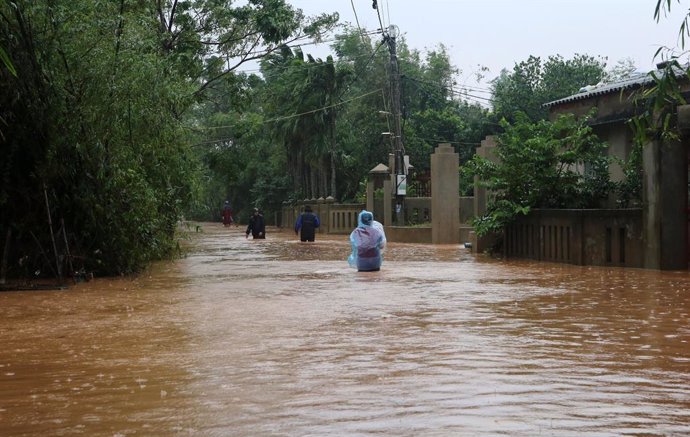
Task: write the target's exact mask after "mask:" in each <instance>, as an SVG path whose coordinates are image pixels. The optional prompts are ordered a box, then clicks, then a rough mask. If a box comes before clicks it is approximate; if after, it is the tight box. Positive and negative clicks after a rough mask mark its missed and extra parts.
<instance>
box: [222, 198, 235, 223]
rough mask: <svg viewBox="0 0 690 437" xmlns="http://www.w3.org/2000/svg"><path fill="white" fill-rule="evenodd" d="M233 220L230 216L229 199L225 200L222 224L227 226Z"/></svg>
mask: <svg viewBox="0 0 690 437" xmlns="http://www.w3.org/2000/svg"><path fill="white" fill-rule="evenodd" d="M234 222H235V220H234V219H233V218H232V206H230V201H229V200H226V201H225V205H223V225H224V226H225V227H226V228H227V227H228V226H230V225H231V224H233V223H234Z"/></svg>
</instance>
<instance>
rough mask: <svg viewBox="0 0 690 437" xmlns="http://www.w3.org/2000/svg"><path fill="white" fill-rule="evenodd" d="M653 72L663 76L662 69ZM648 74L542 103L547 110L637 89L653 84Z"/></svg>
mask: <svg viewBox="0 0 690 437" xmlns="http://www.w3.org/2000/svg"><path fill="white" fill-rule="evenodd" d="M686 68H687V66H686ZM673 70H674V73H675V75H676V76H682V75H685V74H686V73H685V71H684V70H682V69H679V68H674V69H673ZM653 72H654V73H656V75H657V77H659V76H661V75H663V74H664V70H663V69H659V70H655V71H653ZM650 73H652V72H649V73H634V74H632V75H631V76H630V77H628V78H626V79H623V80H620V81H618V82H612V83H607V84H603V85H594V86H587V87H583V88H582V89H581V90H580V92H578V93H577V94H573V95H572V96H568V97H564V98H562V99H558V100H554V101H553V102H548V103H544V106H546V107H547V108H549V107H551V106H556V105H560V104H562V103H570V102H574V101H576V100H585V99H589V98H591V97H595V96H601V95H604V94H610V93H614V92H620V91H621V90H627V89H633V88H639V87H641V86H643V85H647V84H650V83H652V82H654V79H653V78H652V76H651V74H650Z"/></svg>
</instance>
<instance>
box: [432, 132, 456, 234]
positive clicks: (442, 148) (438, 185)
mask: <svg viewBox="0 0 690 437" xmlns="http://www.w3.org/2000/svg"><path fill="white" fill-rule="evenodd" d="M459 166H460V158H459V155H458V154H457V153H455V150H454V149H453V147H452V146H451V145H450V144H447V143H444V144H439V146H438V147H436V151H435V152H434V154H433V155H431V186H432V187H433V188H432V189H433V191H432V193H431V242H432V243H433V244H457V243H459V242H460V189H459V186H460V175H459V173H458V167H459Z"/></svg>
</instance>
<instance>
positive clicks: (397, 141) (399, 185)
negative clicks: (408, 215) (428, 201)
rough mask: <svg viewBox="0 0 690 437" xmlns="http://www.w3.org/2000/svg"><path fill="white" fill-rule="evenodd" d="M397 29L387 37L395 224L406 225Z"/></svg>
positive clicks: (405, 176)
mask: <svg viewBox="0 0 690 437" xmlns="http://www.w3.org/2000/svg"><path fill="white" fill-rule="evenodd" d="M396 32H397V28H396V27H395V26H393V25H391V26H389V27H388V34H387V35H386V36H385V39H386V42H387V43H388V50H389V52H390V81H391V111H392V112H393V153H394V158H395V168H394V179H393V186H394V187H395V188H394V190H395V191H394V194H395V224H396V225H397V226H404V225H405V213H404V211H405V209H404V207H405V194H406V192H407V168H406V165H405V152H404V149H403V144H402V124H401V117H402V114H401V113H402V109H401V103H400V71H399V69H398V55H397V53H396V47H395V37H396V35H395V34H396Z"/></svg>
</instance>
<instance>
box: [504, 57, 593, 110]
mask: <svg viewBox="0 0 690 437" xmlns="http://www.w3.org/2000/svg"><path fill="white" fill-rule="evenodd" d="M605 67H606V62H605V60H604V59H601V58H595V57H592V56H588V55H575V56H574V57H573V58H572V59H564V58H563V57H562V56H560V55H556V56H549V57H548V58H547V59H546V61H545V62H544V61H542V59H541V58H539V57H536V56H530V57H529V58H528V59H527V60H526V61H523V62H520V63H517V64H515V66H514V67H513V71H512V72H509V71H507V70H503V71H501V74H500V76H499V77H498V78H496V79H494V80H493V81H492V90H493V105H494V108H493V109H494V112H495V113H496V115H497V116H498V117H499V119H500V118H505V119H506V120H508V121H509V122H512V121H515V119H516V118H515V114H516V113H517V112H523V113H525V114H526V115H527V116H528V117H529V119H530V120H532V121H538V120H545V119H546V118H547V117H548V110H547V109H546V108H545V107H544V106H543V104H544V103H547V102H550V101H553V100H557V99H559V98H562V97H566V96H569V95H571V94H574V93H576V92H577V91H578V90H579V89H580V88H582V87H584V86H586V85H594V84H597V83H599V82H600V81H601V80H602V79H603V78H604V76H605Z"/></svg>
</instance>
